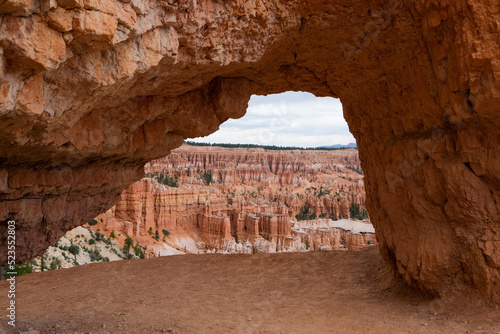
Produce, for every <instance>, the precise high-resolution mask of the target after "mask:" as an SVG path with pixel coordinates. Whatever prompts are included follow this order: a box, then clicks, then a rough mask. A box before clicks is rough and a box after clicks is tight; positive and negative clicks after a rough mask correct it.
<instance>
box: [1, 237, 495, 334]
mask: <svg viewBox="0 0 500 334" xmlns="http://www.w3.org/2000/svg"><path fill="white" fill-rule="evenodd" d="M379 260H380V256H379V253H378V250H377V248H376V247H369V248H368V249H366V250H361V251H351V252H338V251H337V252H317V253H294V254H259V255H186V256H171V257H163V258H155V259H148V260H130V261H117V262H111V263H101V264H91V265H87V266H81V267H75V268H71V269H63V270H57V271H49V272H44V273H38V274H30V275H26V276H23V277H19V278H18V280H17V287H16V288H17V291H16V294H17V295H16V305H17V327H16V328H17V329H16V330H15V331H13V330H12V329H11V328H10V327H9V326H8V325H7V323H6V315H5V314H6V313H7V312H6V311H5V309H6V306H7V302H8V300H7V295H6V290H7V282H5V281H3V282H0V293H1V295H0V310H2V311H0V312H1V313H2V314H0V319H1V320H0V331H2V330H3V332H5V333H10V332H12V333H18V332H20V333H23V332H25V331H27V330H29V329H33V330H36V331H40V333H75V332H76V333H384V334H386V333H440V334H443V333H485V334H492V333H493V334H495V333H500V311H498V310H494V309H491V308H488V307H484V306H480V305H472V306H471V305H469V307H467V308H466V309H464V308H463V307H462V306H461V305H456V308H454V309H448V308H445V307H444V306H443V304H442V302H441V301H439V300H429V299H425V298H422V297H421V296H419V295H418V294H415V293H412V292H410V291H401V290H400V291H394V289H389V290H388V289H383V288H381V287H380V284H377V271H378V268H379ZM457 304H459V303H457ZM31 333H34V331H31Z"/></svg>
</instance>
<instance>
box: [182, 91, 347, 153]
mask: <svg viewBox="0 0 500 334" xmlns="http://www.w3.org/2000/svg"><path fill="white" fill-rule="evenodd" d="M190 141H193V142H207V143H228V144H252V145H270V146H273V145H274V146H283V147H303V148H316V147H324V146H331V145H349V144H352V143H356V139H355V138H354V136H353V135H352V134H351V133H350V132H349V127H348V125H347V122H346V121H345V119H344V116H343V109H342V103H341V102H340V100H339V99H334V98H331V97H316V96H314V95H313V94H310V93H306V92H285V93H281V94H271V95H267V96H259V95H253V96H252V97H251V98H250V101H249V103H248V108H247V113H246V115H245V116H243V117H242V118H240V119H236V120H235V119H230V120H228V121H226V122H225V123H223V124H221V126H220V129H219V130H218V131H216V132H215V133H213V134H211V135H209V136H206V137H198V138H194V139H190Z"/></svg>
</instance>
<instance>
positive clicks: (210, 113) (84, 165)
mask: <svg viewBox="0 0 500 334" xmlns="http://www.w3.org/2000/svg"><path fill="white" fill-rule="evenodd" d="M499 6H500V5H499V4H498V2H497V1H490V0H467V1H466V0H456V1H455V0H454V1H450V0H444V1H431V0H422V1H415V2H410V1H402V0H390V1H380V0H368V1H359V0H357V1H315V0H314V1H304V0H298V1H274V0H273V1H268V0H262V1H258V2H253V1H241V0H238V1H223V2H221V1H212V0H203V1H163V0H151V1H145V0H137V1H136V0H134V1H131V2H122V1H115V0H110V1H73V0H57V1H24V0H5V1H2V2H1V4H0V13H1V14H3V15H2V21H1V23H0V48H1V52H0V119H1V124H2V131H1V132H0V147H1V149H0V196H1V199H2V201H1V202H0V220H1V221H2V222H5V221H7V220H9V219H15V220H16V222H17V224H18V230H17V240H18V250H17V255H18V257H17V259H18V261H23V260H25V259H27V258H29V257H33V256H35V255H41V254H42V253H43V251H44V249H46V248H47V246H48V245H49V244H51V243H52V242H54V241H55V240H56V239H57V238H59V237H61V236H62V235H63V233H64V232H65V231H67V230H69V229H71V228H73V227H75V226H77V225H79V224H81V223H83V222H85V221H88V220H89V219H91V217H93V216H95V214H97V213H98V212H102V211H104V210H105V209H107V208H109V207H111V206H112V205H113V204H114V203H115V201H116V198H117V195H118V194H119V193H120V192H121V191H122V190H123V189H125V188H126V187H127V186H128V185H130V184H131V183H132V182H133V181H134V180H137V179H139V178H141V176H142V175H141V173H142V171H141V166H142V165H143V164H144V163H145V162H147V161H150V160H151V159H155V158H159V157H162V156H165V155H167V154H168V153H169V152H170V150H171V149H173V148H174V147H176V146H179V145H180V144H181V143H182V139H183V138H188V137H196V136H202V135H206V134H209V133H211V132H213V131H215V130H216V129H217V128H218V126H219V124H220V123H221V122H223V121H225V120H227V119H228V118H230V117H241V116H242V115H243V114H244V112H245V108H246V104H247V101H248V99H249V97H250V95H251V94H270V93H278V92H283V91H288V90H302V91H308V92H312V93H314V94H316V95H318V96H333V97H340V98H341V99H342V103H343V106H344V114H345V117H346V119H347V121H348V122H349V126H350V129H351V131H352V133H353V134H354V136H355V137H356V139H357V143H358V145H359V148H360V157H361V160H362V166H363V170H364V171H365V173H366V178H365V181H366V182H365V184H366V190H367V193H368V195H369V196H368V197H367V198H368V201H367V206H368V208H369V211H370V213H371V218H372V222H373V223H374V225H375V226H376V228H377V234H378V239H379V241H380V242H381V250H382V254H383V256H384V257H385V259H386V260H387V261H388V262H389V263H391V264H392V266H393V268H394V270H395V271H396V272H398V273H399V275H401V276H402V277H404V278H405V280H406V281H407V282H409V283H411V284H413V285H415V286H417V287H419V288H421V289H424V290H426V291H428V292H431V293H434V294H443V293H446V291H448V290H450V287H453V288H452V290H459V291H462V289H465V288H468V290H471V291H472V290H477V291H478V292H479V293H480V294H481V295H482V296H483V297H485V298H486V299H488V300H489V301H495V302H498V303H500V283H499V282H500V273H499V270H498V268H499V267H500V251H499V249H500V240H499V238H498V235H499V234H500V227H499V226H500V222H499V217H500V215H499V211H500V200H499V189H500V186H499V184H500V181H499V175H500V173H499V172H500V169H499V168H500V167H499V166H500V151H499V150H500V148H499V147H500V146H499V145H498V143H499V136H500V132H499V131H500V130H499V129H500V126H499V123H500V117H499V113H498V110H499V105H500V79H499V77H500V63H499V58H500V56H499V55H500V44H499V43H498V41H499V40H500V38H499V35H500V32H499V29H498V25H499V20H500V10H499ZM70 22H71V23H70ZM248 177H250V176H248ZM284 179H285V181H284V182H285V183H287V182H292V183H293V182H295V181H294V180H292V181H290V180H288V179H287V178H286V177H285V176H284ZM0 235H2V236H3V238H2V239H1V244H0V247H5V235H6V224H5V223H2V224H0ZM5 254H6V252H1V253H0V255H1V258H0V262H1V263H5V262H6V257H5Z"/></svg>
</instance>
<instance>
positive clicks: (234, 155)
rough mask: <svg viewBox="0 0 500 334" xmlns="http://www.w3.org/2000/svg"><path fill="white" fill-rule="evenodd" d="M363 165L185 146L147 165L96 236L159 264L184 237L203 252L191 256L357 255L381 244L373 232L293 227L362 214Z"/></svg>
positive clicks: (348, 156) (346, 154) (329, 157)
mask: <svg viewBox="0 0 500 334" xmlns="http://www.w3.org/2000/svg"><path fill="white" fill-rule="evenodd" d="M359 163H360V162H359V157H358V152H357V150H354V149H349V150H338V151H297V150H295V151H267V150H264V149H248V148H231V149H229V148H220V147H195V146H189V145H183V146H181V147H180V148H178V149H176V150H174V151H172V153H171V154H170V155H169V156H168V157H166V158H163V159H158V160H155V161H152V162H151V163H148V164H147V165H146V168H145V171H146V175H147V176H148V177H147V178H144V179H142V180H140V181H138V182H136V183H134V184H132V185H131V186H130V187H128V188H127V189H126V190H125V191H124V192H123V193H122V200H121V201H120V202H118V203H117V204H116V205H115V206H114V207H113V208H111V209H110V210H109V211H108V212H107V213H106V214H103V215H100V216H98V217H97V218H96V220H97V224H96V225H94V226H92V228H93V229H94V230H96V231H99V232H101V233H104V234H106V235H108V236H110V234H111V232H112V231H113V230H115V235H117V233H118V234H122V235H123V236H124V237H123V238H125V236H130V237H132V239H134V240H135V241H136V242H139V243H140V244H141V246H144V247H146V248H147V249H148V251H152V252H151V253H152V254H151V255H153V256H156V255H158V254H160V255H166V254H167V253H168V254H171V253H172V250H173V249H181V251H182V250H184V248H185V247H187V246H188V243H186V242H185V241H186V240H185V239H186V238H189V239H191V240H193V241H192V242H191V244H194V243H200V245H201V247H195V248H194V247H190V249H186V250H185V251H188V252H191V253H198V252H203V251H207V250H208V251H216V252H224V253H254V252H267V253H269V252H273V253H274V252H282V251H305V250H307V249H310V250H324V249H326V248H325V247H329V248H330V249H332V248H341V247H342V248H349V249H358V248H361V247H366V245H367V244H368V241H370V243H371V244H376V240H375V235H374V231H372V233H371V234H370V235H366V236H362V235H361V234H360V233H358V232H356V233H354V234H352V233H351V232H349V231H350V230H349V229H348V228H344V229H343V228H341V227H334V226H329V225H328V224H325V223H324V222H326V221H328V220H327V219H323V220H322V222H323V223H322V224H317V223H314V222H312V223H311V224H309V225H311V227H309V225H307V224H306V225H307V227H304V229H301V228H300V227H298V228H295V229H292V223H291V220H292V219H294V220H295V216H296V215H297V214H300V213H301V212H302V211H303V208H308V212H309V214H308V215H302V216H303V217H302V218H301V220H306V219H310V218H312V216H314V217H323V218H324V217H331V218H333V219H335V220H337V219H338V218H350V210H349V207H350V205H351V204H357V205H359V206H360V208H361V209H364V203H365V194H364V187H363V181H362V175H360V170H359ZM165 180H167V181H165ZM165 184H167V185H174V186H173V187H172V186H167V185H165ZM330 222H331V220H330ZM365 225H366V224H365ZM298 226H299V225H298ZM304 226H305V225H304ZM369 226H371V225H369ZM163 230H166V231H168V233H169V235H168V236H167V238H163V236H164V233H163ZM156 231H158V238H156V239H155V236H156ZM160 238H161V239H162V240H160ZM165 245H166V246H165ZM191 246H192V245H191ZM162 247H163V249H162ZM320 247H323V248H320ZM165 249H167V250H168V252H165ZM173 253H175V252H173Z"/></svg>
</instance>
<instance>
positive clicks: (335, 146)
mask: <svg viewBox="0 0 500 334" xmlns="http://www.w3.org/2000/svg"><path fill="white" fill-rule="evenodd" d="M184 144H185V145H193V146H211V147H213V146H220V147H232V146H234V147H258V148H261V147H262V148H271V147H273V148H280V149H302V150H319V149H325V150H328V149H348V148H355V149H357V148H358V145H357V143H356V142H353V143H348V144H346V145H344V144H334V145H327V146H281V145H263V144H254V143H248V144H247V143H244V144H242V143H209V142H195V141H192V140H191V139H189V140H184Z"/></svg>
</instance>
